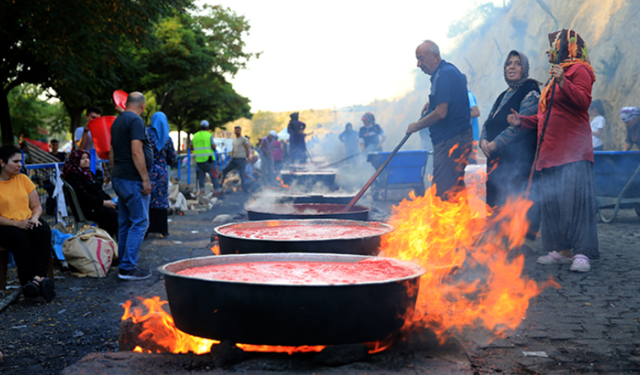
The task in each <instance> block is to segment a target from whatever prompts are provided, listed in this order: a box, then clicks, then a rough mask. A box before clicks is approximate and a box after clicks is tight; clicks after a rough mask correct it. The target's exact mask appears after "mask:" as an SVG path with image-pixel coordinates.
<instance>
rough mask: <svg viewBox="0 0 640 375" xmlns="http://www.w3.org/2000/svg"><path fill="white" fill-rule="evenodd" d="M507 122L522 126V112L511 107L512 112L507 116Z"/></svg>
mask: <svg viewBox="0 0 640 375" xmlns="http://www.w3.org/2000/svg"><path fill="white" fill-rule="evenodd" d="M507 122H508V123H509V125H512V126H520V124H522V122H521V121H520V114H519V113H518V112H516V111H515V110H513V109H511V114H510V115H509V116H507Z"/></svg>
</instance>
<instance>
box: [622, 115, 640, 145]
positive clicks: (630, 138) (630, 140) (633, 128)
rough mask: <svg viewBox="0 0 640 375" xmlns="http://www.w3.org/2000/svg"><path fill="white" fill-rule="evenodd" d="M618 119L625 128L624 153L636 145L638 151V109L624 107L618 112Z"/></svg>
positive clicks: (639, 129)
mask: <svg viewBox="0 0 640 375" xmlns="http://www.w3.org/2000/svg"><path fill="white" fill-rule="evenodd" d="M620 119H621V120H622V122H624V125H625V126H626V127H627V139H626V140H625V142H624V151H629V150H631V148H632V147H633V145H636V147H637V148H638V150H640V108H638V107H624V108H622V109H621V110H620Z"/></svg>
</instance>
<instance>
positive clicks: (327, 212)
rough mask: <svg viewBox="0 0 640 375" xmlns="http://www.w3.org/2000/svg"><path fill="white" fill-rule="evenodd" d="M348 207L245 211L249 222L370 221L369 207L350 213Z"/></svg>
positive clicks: (316, 205)
mask: <svg viewBox="0 0 640 375" xmlns="http://www.w3.org/2000/svg"><path fill="white" fill-rule="evenodd" d="M347 203H348V202H347ZM346 207H347V205H346V204H327V203H288V204H271V205H264V206H255V205H254V206H248V207H245V210H246V211H247V216H248V218H249V220H274V219H343V220H361V221H366V220H368V219H369V211H371V209H370V208H369V207H365V206H353V207H351V209H350V210H349V211H346V212H343V209H344V208H346Z"/></svg>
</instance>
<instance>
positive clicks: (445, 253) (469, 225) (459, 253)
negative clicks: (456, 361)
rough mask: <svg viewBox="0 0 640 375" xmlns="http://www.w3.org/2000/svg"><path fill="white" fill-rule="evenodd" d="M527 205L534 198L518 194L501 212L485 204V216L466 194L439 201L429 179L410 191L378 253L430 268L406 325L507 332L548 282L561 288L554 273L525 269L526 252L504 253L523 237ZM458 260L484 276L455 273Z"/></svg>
mask: <svg viewBox="0 0 640 375" xmlns="http://www.w3.org/2000/svg"><path fill="white" fill-rule="evenodd" d="M476 203H477V202H476ZM474 206H475V205H474ZM530 206H531V202H530V201H528V200H525V199H518V200H510V201H508V202H507V204H506V206H505V207H504V208H503V209H502V210H501V212H500V213H499V214H492V213H491V210H490V208H488V207H487V208H486V210H487V212H488V215H487V216H488V218H487V220H485V219H483V218H482V216H483V215H482V214H481V213H479V212H477V211H476V210H474V209H472V208H470V207H473V206H470V205H469V204H468V202H467V199H466V194H465V196H464V197H463V196H462V195H459V196H455V197H452V198H451V199H449V201H442V200H440V199H439V198H438V197H436V196H435V187H433V186H432V187H431V188H430V189H428V190H427V192H426V193H425V195H424V197H416V196H415V195H414V194H413V192H412V193H411V194H410V199H408V200H406V199H405V200H403V201H402V202H400V204H399V205H398V206H396V207H394V208H393V212H392V217H391V219H390V221H389V224H391V225H392V226H394V227H395V228H396V230H395V231H394V232H391V233H389V234H386V235H384V236H383V237H382V245H381V247H382V249H383V254H381V255H382V256H387V257H391V258H396V259H402V260H408V261H412V262H414V263H417V264H419V265H421V266H423V267H424V268H426V269H427V273H426V274H425V275H423V276H422V277H421V279H420V291H419V294H418V302H417V303H416V312H415V314H414V317H413V321H412V322H407V326H408V325H409V324H410V323H417V324H419V325H423V326H427V327H429V328H431V329H433V330H434V331H435V332H436V334H437V335H438V337H439V338H440V340H441V341H444V340H445V339H446V337H448V336H449V335H451V334H452V333H453V332H454V331H458V332H459V331H461V330H462V329H463V328H465V327H478V326H481V327H484V328H486V329H489V330H491V331H493V332H494V333H495V334H496V335H498V336H502V335H504V333H505V331H506V330H507V329H515V328H516V327H517V326H518V325H519V324H520V322H521V321H522V319H523V318H524V317H525V316H526V312H527V308H528V307H529V300H530V299H531V298H533V297H535V296H537V295H538V294H539V293H540V292H541V291H542V289H544V288H545V287H547V286H555V287H558V288H559V285H558V284H557V283H555V282H554V281H552V280H549V281H548V282H547V283H546V284H545V285H542V286H539V285H537V284H536V283H535V282H534V281H533V280H530V279H529V278H527V277H526V276H521V274H522V269H523V265H524V257H523V256H518V257H516V258H515V259H513V260H512V261H511V260H509V259H508V258H507V255H508V254H509V250H511V249H514V248H517V247H519V246H521V245H522V244H523V242H524V236H525V234H526V231H527V228H528V222H527V220H526V212H527V210H528V208H529V207H530ZM457 268H462V269H464V271H465V273H466V274H469V271H471V270H473V272H478V273H479V275H481V276H480V277H474V280H473V281H465V280H458V279H456V277H455V274H456V273H457V271H456V269H457ZM461 273H462V272H461Z"/></svg>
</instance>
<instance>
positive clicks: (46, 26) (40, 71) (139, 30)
mask: <svg viewBox="0 0 640 375" xmlns="http://www.w3.org/2000/svg"><path fill="white" fill-rule="evenodd" d="M192 1H193V0H93V1H86V0H21V1H9V2H2V3H1V4H0V20H2V22H3V23H2V25H0V36H1V37H2V38H1V41H0V53H2V56H3V59H2V60H1V61H0V79H1V80H2V82H3V86H2V88H3V92H2V93H1V94H2V95H0V123H1V125H2V136H3V142H6V143H11V142H12V141H13V133H12V128H11V116H10V111H9V104H8V102H7V100H6V98H7V94H8V93H9V91H10V90H11V89H12V88H14V87H16V86H19V85H21V84H23V83H32V84H35V85H39V86H41V87H42V88H51V89H53V91H54V92H55V95H56V96H57V98H59V99H60V100H61V101H62V103H64V107H65V108H66V110H67V112H68V114H69V117H70V119H71V121H70V123H71V129H70V130H72V131H73V130H74V129H75V127H77V126H79V125H80V124H81V122H82V112H83V111H84V109H85V108H87V107H88V106H90V105H99V106H102V107H103V110H104V109H106V110H107V111H106V112H110V110H112V107H111V104H110V97H111V93H112V92H113V90H115V89H123V90H125V91H127V92H131V91H142V92H151V91H153V93H155V94H156V98H157V105H158V107H159V108H160V109H161V110H165V111H169V112H170V113H171V112H173V113H176V117H175V119H173V118H171V117H170V120H175V121H179V122H180V123H181V124H185V126H188V123H189V121H192V120H191V118H192V117H194V116H191V115H190V114H188V113H187V112H186V111H187V109H179V110H178V107H180V103H182V104H185V105H186V107H187V108H190V110H191V111H194V109H193V108H196V107H197V108H205V107H206V108H208V109H207V111H206V112H202V113H201V114H200V116H204V115H205V114H206V115H207V116H209V117H211V118H212V120H213V121H212V120H210V122H212V123H214V124H218V123H219V121H222V120H218V119H230V118H231V117H233V116H245V115H249V106H248V99H246V98H243V97H241V96H240V95H238V94H237V93H235V91H234V90H233V88H232V87H231V85H230V84H229V83H228V82H226V81H225V80H224V78H223V75H233V74H235V73H236V72H237V71H238V70H239V69H242V68H243V67H244V66H245V64H246V62H247V61H248V60H249V59H251V58H253V57H257V54H251V53H247V52H245V48H244V47H245V45H244V42H243V40H242V36H243V35H244V34H245V33H246V32H248V30H249V25H248V22H247V21H246V20H245V19H244V17H243V16H238V15H236V14H235V12H233V11H231V10H230V9H227V8H223V7H220V6H204V7H203V8H201V9H200V8H197V7H195V6H194V5H193V4H192ZM187 10H193V11H194V14H190V13H188V12H187ZM193 87H199V88H200V89H201V90H205V91H206V90H209V91H211V90H217V91H219V92H217V93H213V92H197V93H194V92H193V90H192V88H193ZM178 90H180V92H178ZM174 96H175V97H176V99H177V101H176V103H173V104H170V103H171V101H172V100H173V98H174ZM206 100H209V102H208V103H206V104H204V103H203V104H197V105H196V104H194V102H198V101H201V102H202V101H206ZM225 105H226V106H233V107H232V108H226V109H225V108H222V106H225ZM109 107H111V108H109ZM178 113H180V114H179V115H178Z"/></svg>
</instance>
